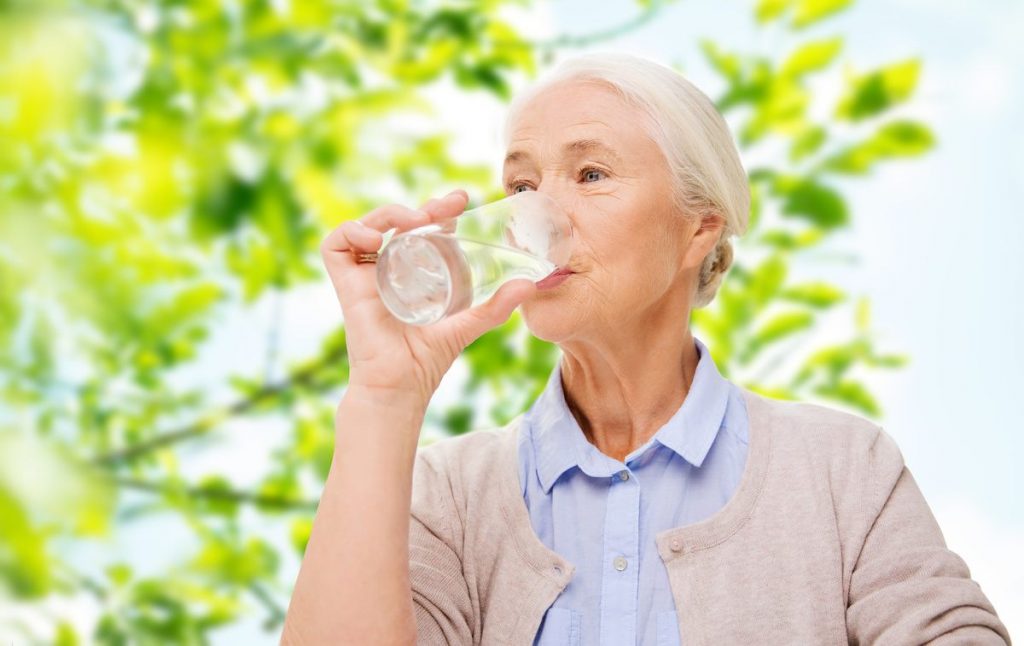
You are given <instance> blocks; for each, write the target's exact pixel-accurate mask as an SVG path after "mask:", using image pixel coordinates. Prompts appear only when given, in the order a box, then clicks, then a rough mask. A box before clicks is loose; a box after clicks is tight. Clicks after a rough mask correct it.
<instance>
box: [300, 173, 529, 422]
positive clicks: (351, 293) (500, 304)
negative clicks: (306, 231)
mask: <svg viewBox="0 0 1024 646" xmlns="http://www.w3.org/2000/svg"><path fill="white" fill-rule="evenodd" d="M468 201H469V196H468V195H467V194H466V192H465V191H462V190H457V191H453V192H451V193H449V194H448V195H446V196H444V197H442V198H435V199H431V200H429V201H427V202H426V203H425V204H424V205H423V206H421V207H420V208H419V209H418V210H414V209H410V208H408V207H404V206H401V205H398V204H389V205H386V206H381V207H378V208H376V209H374V210H372V211H370V212H369V213H367V214H366V215H364V216H363V217H361V218H359V219H358V220H351V221H348V222H344V223H342V224H341V225H340V226H338V227H337V228H336V229H334V230H333V231H331V233H330V234H328V235H327V237H326V238H324V240H323V242H322V243H321V245H320V252H321V255H322V256H323V260H324V265H325V266H326V268H327V272H328V274H329V275H330V277H331V282H332V283H333V284H334V290H335V292H336V293H337V296H338V302H339V303H340V304H341V310H342V315H343V317H344V320H345V340H346V344H347V347H348V359H349V391H350V392H356V393H359V395H360V396H363V397H368V398H372V399H375V400H379V401H380V402H381V403H385V402H393V401H394V400H395V398H398V399H399V400H401V401H402V402H405V403H407V402H412V403H414V404H415V405H419V406H422V407H423V408H424V409H425V408H426V406H427V404H429V402H430V398H431V397H432V396H433V394H434V391H435V390H436V389H437V387H438V386H439V385H440V383H441V378H442V377H443V376H444V375H445V373H447V372H448V370H449V369H450V368H451V366H452V364H453V363H454V362H455V359H456V357H458V355H459V353H461V352H462V350H464V349H465V348H466V346H468V345H469V344H470V343H472V342H473V341H475V340H476V339H478V338H479V337H480V336H481V335H483V334H484V333H485V332H487V331H488V330H490V329H492V328H494V327H497V326H498V325H501V324H502V323H504V322H505V321H507V320H508V317H509V316H511V315H512V311H513V310H514V309H515V308H516V307H517V306H518V305H519V304H520V303H522V302H523V301H526V300H528V299H529V298H530V297H532V296H533V295H534V293H536V291H537V286H536V285H535V284H534V283H533V282H532V281H530V280H528V279H525V278H518V279H514V280H511V281H509V282H507V283H505V284H504V285H502V286H501V288H500V289H499V290H498V291H497V292H496V293H495V294H494V295H493V296H491V298H490V299H488V300H487V301H486V302H484V303H481V304H479V305H477V306H475V307H470V308H469V309H466V310H463V311H461V312H458V313H456V314H453V315H451V316H448V317H446V318H444V319H442V320H441V321H438V322H437V323H435V324H433V325H429V326H414V325H408V324H405V323H403V322H401V321H399V320H398V319H396V318H395V317H394V316H393V315H392V314H391V312H389V311H388V309H387V307H385V306H384V303H383V302H382V301H381V300H380V296H379V294H378V293H377V282H376V280H377V278H376V275H377V266H376V265H375V264H373V263H357V262H356V255H355V254H357V253H369V252H375V251H378V250H379V249H380V248H381V245H382V244H383V242H384V236H383V234H384V232H386V231H388V230H389V229H392V228H394V229H396V230H397V231H396V234H397V233H400V232H402V231H408V230H409V229H415V228H417V227H421V226H424V225H427V224H431V223H443V222H444V221H447V220H450V219H451V218H455V217H457V216H458V215H459V214H461V213H462V212H463V211H464V210H465V209H466V203H467V202H468ZM410 398H411V399H410Z"/></svg>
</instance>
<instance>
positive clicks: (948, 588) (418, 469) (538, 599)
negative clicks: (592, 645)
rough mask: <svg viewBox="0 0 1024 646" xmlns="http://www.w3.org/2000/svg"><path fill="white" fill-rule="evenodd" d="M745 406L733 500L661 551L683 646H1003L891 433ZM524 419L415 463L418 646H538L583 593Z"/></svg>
mask: <svg viewBox="0 0 1024 646" xmlns="http://www.w3.org/2000/svg"><path fill="white" fill-rule="evenodd" d="M741 390H742V391H743V395H744V399H745V400H746V403H747V412H748V417H749V420H750V427H749V449H748V451H749V452H748V457H747V464H746V467H745V470H744V472H743V476H742V479H741V480H740V484H739V486H738V488H737V490H736V492H735V493H734V494H733V497H732V498H731V499H730V500H729V502H728V503H727V504H726V505H725V507H723V508H722V509H721V510H720V511H719V512H718V513H716V514H715V515H713V516H712V517H710V518H708V519H706V520H703V521H701V522H699V523H695V524H692V525H687V526H684V527H677V528H674V529H669V530H665V531H663V532H660V533H658V534H657V536H656V539H655V540H656V542H657V547H658V554H659V555H660V557H661V560H662V562H663V563H664V564H665V567H666V568H667V569H668V577H669V581H670V583H671V588H672V597H673V599H674V601H675V606H676V610H677V615H678V617H679V631H680V634H681V639H682V643H684V644H687V645H688V646H696V645H701V644H714V645H719V644H846V643H851V644H921V643H925V642H932V640H935V641H934V642H932V643H935V644H1004V643H1007V644H1008V643H1009V641H1010V637H1009V635H1008V634H1007V631H1006V628H1005V626H1004V625H1003V624H1002V622H1001V621H1000V620H999V618H998V617H997V615H996V611H995V609H994V608H993V607H992V604H991V603H990V602H989V600H988V599H987V598H986V597H985V594H984V593H983V592H982V590H981V588H980V587H979V586H978V584H977V583H975V582H974V581H973V580H971V578H970V572H969V571H968V568H967V565H966V564H965V563H964V561H963V560H962V559H961V558H960V557H959V556H957V555H956V554H955V553H953V552H951V551H950V550H948V549H946V545H945V541H944V539H943V536H942V533H941V531H940V530H939V526H938V524H937V523H936V521H935V518H934V516H933V515H932V512H931V510H930V509H929V507H928V504H927V503H926V502H925V500H924V498H923V496H922V495H921V491H920V490H919V489H918V486H917V484H916V483H915V481H914V478H913V476H912V475H911V474H910V471H909V470H907V467H906V466H904V462H903V456H902V454H901V453H900V450H899V448H898V447H897V446H896V444H895V442H894V441H893V440H892V438H891V437H890V436H889V435H888V434H887V433H886V432H885V431H884V430H883V429H882V428H881V427H880V426H878V425H877V424H875V423H873V422H871V421H869V420H867V419H866V418H862V417H859V416H856V415H852V414H850V413H845V412H842V411H839V410H837V409H832V408H828V407H825V406H819V405H816V404H810V403H800V402H786V401H781V400H775V399H770V398H767V397H764V396H761V395H759V394H757V393H754V392H752V391H750V390H747V389H741ZM521 419H522V415H520V416H519V417H517V418H516V419H514V420H512V422H510V423H509V424H508V425H507V426H505V427H504V428H499V429H488V430H481V431H475V432H472V433H469V434H466V435H463V436H458V437H454V438H446V439H444V440H441V441H439V442H435V443H434V444H431V445H429V446H424V447H421V448H420V449H419V451H418V453H417V456H416V462H415V468H414V471H413V500H412V516H411V519H410V522H411V527H410V548H409V563H410V570H411V577H412V594H413V600H414V605H415V609H416V622H417V626H418V632H419V638H418V643H420V644H430V645H435V644H436V645H441V644H483V645H484V646H491V645H497V644H509V645H515V646H520V645H522V646H530V645H531V644H533V640H534V637H535V635H536V633H537V630H538V629H539V627H540V623H541V619H542V618H543V617H544V613H545V611H546V610H547V608H548V607H549V606H550V605H551V604H552V602H554V600H555V598H556V597H558V595H559V593H561V591H562V590H563V589H564V588H565V587H566V585H567V584H568V583H569V581H570V579H571V578H572V576H573V573H574V571H575V566H574V565H573V564H572V563H570V562H568V561H567V560H565V559H564V558H562V557H561V556H560V555H558V554H557V553H555V552H553V551H552V550H550V549H548V548H547V547H546V546H545V545H544V544H543V543H542V542H541V541H540V539H539V538H538V537H537V535H536V534H535V533H534V531H533V528H532V526H531V524H530V518H529V515H528V511H527V509H526V504H525V502H524V500H523V496H522V490H521V488H520V486H519V475H518V457H517V456H518V454H517V451H516V448H517V441H518V438H519V432H518V431H519V422H520V420H521ZM567 646H570V645H567Z"/></svg>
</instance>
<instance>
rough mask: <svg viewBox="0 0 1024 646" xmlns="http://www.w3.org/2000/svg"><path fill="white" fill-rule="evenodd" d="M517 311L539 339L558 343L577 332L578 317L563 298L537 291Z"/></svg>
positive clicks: (531, 332) (578, 327)
mask: <svg viewBox="0 0 1024 646" xmlns="http://www.w3.org/2000/svg"><path fill="white" fill-rule="evenodd" d="M519 311H520V313H521V315H522V317H523V322H524V323H526V327H527V329H528V330H530V334H532V335H533V336H535V337H537V338H538V339H540V340H541V341H548V342H550V343H559V342H560V341H562V340H564V339H567V338H569V337H571V336H573V335H574V334H578V333H579V329H580V324H579V317H578V316H576V315H575V314H576V313H575V311H574V309H573V308H572V306H571V305H570V304H568V303H566V302H564V300H563V299H559V298H550V297H548V296H546V295H545V294H544V293H543V292H538V293H537V294H536V295H534V297H533V298H531V299H530V300H528V301H526V302H525V303H523V304H522V305H520V306H519Z"/></svg>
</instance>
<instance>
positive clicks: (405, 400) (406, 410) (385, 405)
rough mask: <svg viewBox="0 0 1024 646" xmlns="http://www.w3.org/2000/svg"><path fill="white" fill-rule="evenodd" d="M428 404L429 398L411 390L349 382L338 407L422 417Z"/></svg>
mask: <svg viewBox="0 0 1024 646" xmlns="http://www.w3.org/2000/svg"><path fill="white" fill-rule="evenodd" d="M429 403H430V399H429V397H425V396H424V395H423V394H422V393H420V392H419V391H418V390H416V389H413V388H406V387H391V386H387V387H384V386H370V385H366V384H354V383H351V382H350V383H349V385H348V387H347V388H346V389H345V394H344V395H343V396H342V400H341V403H340V404H339V405H338V406H339V408H340V407H342V406H346V407H359V408H377V409H379V410H381V411H383V412H388V413H397V414H401V415H409V414H418V415H419V416H420V417H423V416H425V415H426V411H427V406H428V405H429Z"/></svg>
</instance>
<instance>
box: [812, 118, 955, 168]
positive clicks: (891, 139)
mask: <svg viewBox="0 0 1024 646" xmlns="http://www.w3.org/2000/svg"><path fill="white" fill-rule="evenodd" d="M934 145H935V137H934V135H933V134H932V131H931V130H930V129H929V128H928V127H927V126H925V125H924V124H922V123H919V122H916V121H907V120H899V121H892V122H889V123H887V124H885V125H883V126H882V127H881V128H879V129H878V131H877V132H875V134H874V135H872V136H871V137H870V138H869V139H867V140H866V141H863V142H861V143H859V144H856V145H854V146H850V147H848V148H846V149H844V150H842V151H840V152H838V153H836V154H835V155H832V156H831V157H829V158H828V159H826V160H824V161H823V162H822V164H821V169H823V170H830V171H835V172H839V173H849V174H853V175H861V174H864V173H866V172H868V171H869V170H871V168H872V167H873V166H874V165H875V164H877V163H878V162H880V161H883V160H887V159H896V158H899V157H917V156H919V155H922V154H923V153H925V152H927V151H928V150H931V149H932V147H934Z"/></svg>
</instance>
